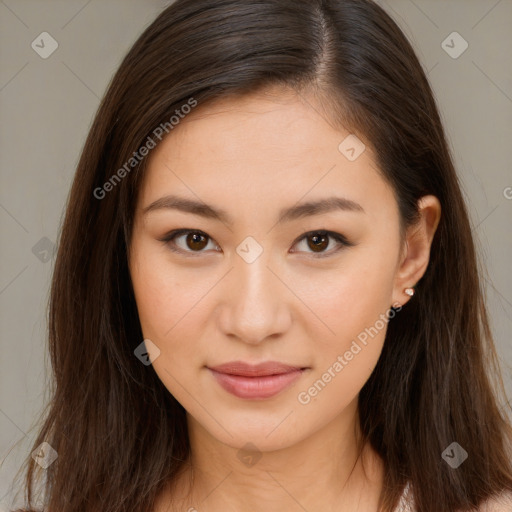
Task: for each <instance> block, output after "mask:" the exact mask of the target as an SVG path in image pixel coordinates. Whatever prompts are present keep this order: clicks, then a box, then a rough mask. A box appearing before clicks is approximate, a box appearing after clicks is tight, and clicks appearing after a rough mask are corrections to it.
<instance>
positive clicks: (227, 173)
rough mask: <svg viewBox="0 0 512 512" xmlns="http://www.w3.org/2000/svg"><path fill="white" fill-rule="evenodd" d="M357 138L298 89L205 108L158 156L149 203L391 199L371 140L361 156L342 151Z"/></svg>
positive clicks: (146, 189) (152, 164) (146, 196)
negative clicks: (169, 198)
mask: <svg viewBox="0 0 512 512" xmlns="http://www.w3.org/2000/svg"><path fill="white" fill-rule="evenodd" d="M351 137H354V135H353V134H351V133H350V131H348V130H344V129H339V128H334V127H333V126H332V125H331V124H330V123H329V122H328V120H327V119H326V118H325V116H324V114H323V112H322V108H321V106H320V105H319V104H318V103H317V102H315V100H314V98H312V97H311V96H309V97H307V96H304V95H302V94H301V95H299V94H297V93H295V92H293V91H290V90H282V91H279V90H272V91H265V92H259V93H253V94H250V95H244V96H236V97H229V98H223V99H221V100H217V101H215V102H212V103H210V104H207V105H198V106H197V107H196V108H195V109H194V110H193V111H192V112H191V113H190V114H188V115H186V116H184V118H183V119H181V120H180V122H179V124H178V125H177V126H175V127H174V128H173V130H172V131H171V132H170V134H169V135H168V136H167V137H166V138H165V139H164V140H163V141H162V142H161V143H160V144H159V145H158V146H157V148H155V149H154V150H153V152H152V153H151V155H150V158H149V162H148V167H147V170H146V176H145V180H144V185H143V188H142V194H141V195H142V198H143V202H144V203H145V204H146V205H147V204H148V202H149V201H152V200H154V199H155V198H157V197H158V195H159V194H160V195H162V194H163V193H164V192H165V193H176V192H183V193H184V194H185V195H187V196H188V197H193V196H197V197H196V199H197V198H201V199H205V198H206V197H210V196H212V195H214V196H216V197H218V199H219V202H220V203H224V204H229V201H232V200H233V198H234V197H235V196H236V197H238V198H242V199H244V200H245V201H246V202H251V201H252V202H253V206H255V207H257V206H258V205H259V206H261V204H262V202H264V203H265V204H266V205H268V206H272V205H273V204H274V203H276V202H278V203H279V206H282V204H283V202H286V203H290V202H291V201H292V202H293V199H295V201H298V200H299V199H300V198H301V197H303V196H306V195H307V196H309V197H307V198H306V197H305V199H312V198H313V196H323V195H325V194H327V193H329V194H331V193H332V192H339V193H340V194H342V195H344V196H346V197H348V196H350V197H349V199H352V200H354V201H357V202H360V203H368V202H371V201H372V200H373V201H377V204H378V203H379V201H381V200H386V199H387V200H389V199H390V198H392V192H391V190H390V188H389V186H388V184H387V183H386V182H385V181H384V179H383V178H382V176H381V175H380V172H379V170H378V168H377V166H376V163H375V159H374V158H373V154H372V150H371V148H370V147H369V145H368V144H366V147H365V148H364V150H362V149H361V147H364V146H363V145H362V144H363V143H362V141H359V143H360V144H361V146H360V147H356V148H355V149H356V150H357V151H358V152H359V151H362V152H361V153H360V155H359V156H358V157H357V158H356V159H355V160H350V159H348V158H347V156H346V155H345V154H344V153H343V151H342V150H340V144H341V149H345V146H346V144H345V143H344V141H347V140H348V141H349V142H351V145H352V146H353V145H354V144H353V142H354V141H356V144H357V143H358V142H357V141H358V139H352V138H351ZM349 145H350V144H349ZM285 197H286V198H288V200H287V201H283V198H285ZM207 202H208V201H207Z"/></svg>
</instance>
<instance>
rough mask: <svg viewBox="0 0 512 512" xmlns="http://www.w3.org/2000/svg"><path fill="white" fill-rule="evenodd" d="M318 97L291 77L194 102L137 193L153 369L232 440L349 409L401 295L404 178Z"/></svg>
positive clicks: (140, 295)
mask: <svg viewBox="0 0 512 512" xmlns="http://www.w3.org/2000/svg"><path fill="white" fill-rule="evenodd" d="M319 112H321V109H320V107H319V106H318V105H315V101H314V99H313V98H309V99H308V101H307V102H305V101H304V100H303V99H301V97H299V96H296V95H294V94H293V93H291V92H290V91H285V90H282V91H280V92H278V93H274V94H270V93H267V94H262V93H259V94H253V95H248V96H244V97H240V98H237V99H229V100H228V99H224V100H222V101H221V102H217V103H215V104H212V105H209V106H198V107H197V109H196V110H195V111H193V112H192V113H190V114H189V115H188V116H186V117H185V118H184V119H183V120H181V121H180V123H179V125H177V126H175V127H174V129H173V131H172V132H171V133H170V134H169V136H168V137H167V138H166V139H164V140H163V142H162V143H161V144H160V145H159V146H157V147H156V148H155V149H154V150H152V153H151V154H150V156H149V158H150V159H149V161H148V169H147V174H146V176H145V179H144V183H143V186H142V188H141V190H140V195H139V197H138V205H137V211H136V215H135V224H134V230H133V239H132V245H131V247H130V258H129V259H130V272H131V276H132V282H133V287H134V291H135V296H136V301H137V307H138V312H139V317H140V322H141V325H142V330H143V334H144V338H145V339H146V340H151V343H152V344H154V346H156V347H158V350H159V352H152V350H153V349H151V350H150V353H152V356H151V357H152V363H153V369H154V371H156V373H157V374H158V376H159V378H160V379H161V381H162V382H163V383H164V385H165V386H166V388H167V389H168V390H169V392H170V393H172V394H173V395H174V397H175V398H176V399H177V400H178V401H179V402H180V403H181V404H182V405H183V407H184V408H185V409H186V410H187V412H188V415H189V416H188V417H189V420H193V421H194V422H195V423H196V424H197V425H199V426H200V427H201V428H203V429H204V430H205V431H207V432H208V433H209V434H210V435H211V436H213V437H214V438H216V439H217V440H219V441H220V442H222V443H225V444H228V445H230V446H233V447H236V448H240V447H242V446H244V445H246V443H248V442H252V443H253V444H254V445H256V446H257V447H258V448H259V449H260V450H262V451H264V450H274V449H277V448H284V447H286V446H289V445H292V444H295V443H297V442H300V441H301V440H303V439H305V438H307V437H308V436H310V435H312V434H313V433H315V432H318V431H319V430H320V429H322V428H323V427H325V426H326V425H328V424H330V423H331V422H332V421H333V420H335V419H336V418H338V417H340V416H342V415H344V414H346V412H347V411H348V410H349V408H350V407H351V404H354V401H355V400H356V399H357V396H358V393H359V391H360V390H361V388H362V387H363V385H364V383H365V382H366V381H367V379H368V378H369V376H370V374H371V372H372V370H373V368H374V367H375V365H376V363H377V360H378V358H379V355H380V353H381V349H382V346H383V342H384V337H385V333H386V327H387V323H388V321H389V320H388V318H389V317H390V316H391V317H392V316H393V314H394V312H393V311H391V310H390V307H391V305H392V304H393V303H394V302H395V301H396V299H397V298H398V296H397V293H398V292H397V285H396V282H395V279H396V273H397V268H398V266H399V259H400V250H401V243H400V236H399V214H398V206H397V203H396V200H395V198H394V194H393V190H392V189H391V188H390V186H389V185H388V184H387V183H386V182H385V181H384V179H383V178H382V177H381V176H380V174H379V173H378V171H377V169H376V164H375V161H374V158H373V155H372V153H371V150H370V148H369V147H368V145H366V149H365V150H363V151H362V153H361V154H360V155H359V156H357V153H358V152H359V151H360V150H361V148H362V146H354V143H353V142H354V141H353V140H352V143H350V142H351V139H347V141H345V142H344V143H343V144H341V149H339V146H340V143H342V141H344V139H345V138H346V137H347V136H349V135H350V132H348V131H342V130H338V129H334V128H333V127H332V126H331V125H330V124H328V123H327V122H326V120H325V119H324V118H323V117H322V115H321V114H320V113H319ZM350 147H355V151H353V152H352V151H350ZM347 155H348V156H349V157H350V158H348V157H347ZM354 156H357V158H355V159H354ZM170 196H173V197H172V198H171V197H170ZM194 203H198V204H197V205H195V206H194ZM308 205H309V206H308ZM411 284H414V283H411ZM401 302H402V303H403V302H405V300H403V301H401ZM397 314H399V313H397ZM156 354H158V356H157V357H156ZM239 362H243V363H246V365H241V364H239ZM268 362H273V363H278V364H270V365H267V366H265V365H263V366H260V367H256V368H254V366H253V365H258V364H260V363H268ZM228 363H233V364H228ZM220 365H226V366H224V367H220V368H219V366H220ZM247 365H248V366H247ZM213 368H217V370H218V371H216V370H212V369H213ZM272 374H273V376H272Z"/></svg>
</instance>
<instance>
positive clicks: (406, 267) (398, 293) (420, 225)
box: [393, 195, 441, 305]
mask: <svg viewBox="0 0 512 512" xmlns="http://www.w3.org/2000/svg"><path fill="white" fill-rule="evenodd" d="M418 212H419V215H420V217H419V220H418V222H416V223H415V224H414V225H412V226H410V227H409V228H408V229H407V232H406V235H405V241H404V247H403V248H402V251H401V254H400V261H399V263H398V267H397V271H396V274H395V283H394V287H393V304H396V303H399V304H401V305H403V304H405V303H406V302H407V301H408V300H409V299H410V297H409V295H407V294H406V293H405V292H404V290H405V289H406V288H412V287H413V286H414V285H415V284H416V283H417V282H418V281H419V280H420V279H421V278H422V277H423V274H425V271H426V270H427V267H428V262H429V260H430V247H431V245H432V240H433V239H434V234H435V232H436V229H437V226H438V225H439V220H440V219H441V204H440V202H439V200H438V199H437V197H435V196H432V195H428V196H423V197H421V198H420V199H419V201H418Z"/></svg>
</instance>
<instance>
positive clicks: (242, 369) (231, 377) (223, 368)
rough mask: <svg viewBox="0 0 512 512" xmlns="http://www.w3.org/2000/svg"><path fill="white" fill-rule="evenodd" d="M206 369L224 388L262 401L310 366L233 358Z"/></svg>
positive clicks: (297, 377)
mask: <svg viewBox="0 0 512 512" xmlns="http://www.w3.org/2000/svg"><path fill="white" fill-rule="evenodd" d="M207 368H208V370H209V371H210V372H211V374H212V375H213V377H214V378H215V380H216V382H217V383H218V384H219V385H220V386H221V387H222V388H223V389H224V390H225V391H227V392H228V393H231V394H232V395H234V396H236V397H238V398H244V399H252V400H262V399H266V398H270V397H273V396H275V395H277V394H279V393H281V392H282V391H284V390H285V389H286V388H288V387H289V386H291V385H292V384H293V383H294V382H296V381H297V380H298V379H299V378H300V377H301V376H302V374H303V373H304V372H305V371H306V370H308V369H309V368H307V367H301V366H292V365H287V364H283V363H279V362H276V361H269V362H265V363H260V364H257V365H251V364H248V363H244V362H243V361H233V362H230V363H225V364H222V365H218V366H214V367H207Z"/></svg>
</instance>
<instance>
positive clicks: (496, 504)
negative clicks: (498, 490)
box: [478, 491, 512, 512]
mask: <svg viewBox="0 0 512 512" xmlns="http://www.w3.org/2000/svg"><path fill="white" fill-rule="evenodd" d="M511 510H512V491H507V492H503V493H502V494H500V495H499V496H493V497H492V498H489V499H488V500H487V501H485V502H484V503H482V504H481V505H480V507H479V509H478V512H510V511H511Z"/></svg>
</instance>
